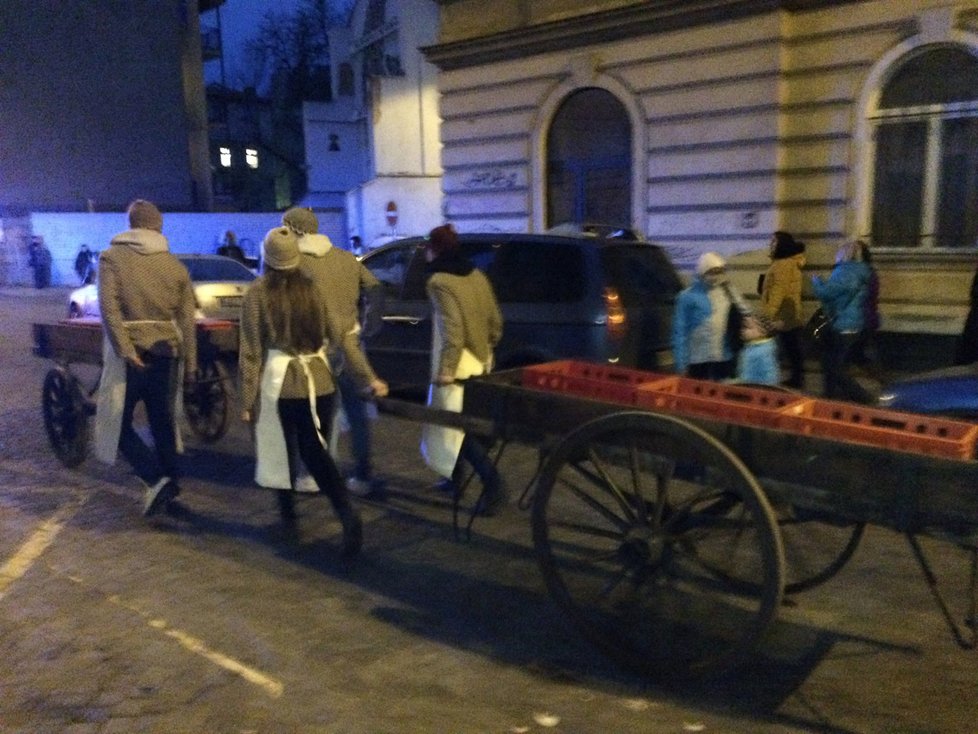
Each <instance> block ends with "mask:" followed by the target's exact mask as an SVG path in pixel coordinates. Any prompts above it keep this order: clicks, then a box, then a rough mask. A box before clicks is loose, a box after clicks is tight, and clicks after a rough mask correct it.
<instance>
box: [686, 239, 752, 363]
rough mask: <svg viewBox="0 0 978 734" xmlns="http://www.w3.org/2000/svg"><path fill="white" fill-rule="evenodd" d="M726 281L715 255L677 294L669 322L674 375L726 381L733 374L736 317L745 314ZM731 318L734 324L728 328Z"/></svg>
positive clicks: (723, 265)
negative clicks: (670, 324)
mask: <svg viewBox="0 0 978 734" xmlns="http://www.w3.org/2000/svg"><path fill="white" fill-rule="evenodd" d="M746 310H747V309H746V307H744V305H743V303H742V302H741V299H740V298H739V295H738V294H737V292H736V291H735V290H734V289H733V288H732V286H730V284H729V282H728V280H727V267H726V263H725V262H724V260H723V258H722V257H720V256H719V255H718V254H716V253H715V252H706V253H703V255H701V256H700V259H699V261H698V262H697V264H696V276H695V278H694V279H693V282H692V283H691V284H690V285H689V286H688V287H687V288H685V289H683V290H682V291H680V293H679V296H678V297H677V299H676V307H675V311H674V313H673V321H672V352H673V359H674V361H675V366H676V372H678V373H679V374H685V375H688V376H689V377H694V378H697V379H701V380H728V379H731V378H733V377H734V376H735V374H736V364H735V356H736V355H735V349H734V344H733V338H732V337H733V334H732V333H731V332H732V331H737V332H738V336H739V331H740V326H739V317H740V315H741V314H743V313H745V312H746ZM732 318H736V319H737V321H736V322H735V323H736V325H735V326H734V327H731V325H730V322H731V319H732Z"/></svg>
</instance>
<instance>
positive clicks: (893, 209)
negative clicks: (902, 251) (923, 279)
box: [870, 45, 978, 248]
mask: <svg viewBox="0 0 978 734" xmlns="http://www.w3.org/2000/svg"><path fill="white" fill-rule="evenodd" d="M870 124H871V125H872V128H873V133H874V140H875V148H876V161H875V175H874V177H873V213H872V217H873V218H872V233H873V234H872V239H873V244H874V245H875V246H876V247H922V248H935V247H940V248H955V247H973V246H974V245H975V244H976V239H978V58H975V56H973V55H972V54H971V53H969V52H968V51H967V50H966V49H964V48H962V47H959V46H943V45H931V46H925V47H923V48H921V49H919V50H918V51H917V52H916V53H914V54H913V55H912V56H910V57H908V58H907V60H906V61H904V62H903V63H902V64H901V65H900V66H899V67H898V68H897V69H896V70H895V72H894V73H893V74H892V76H891V77H890V79H889V81H887V82H886V84H885V86H884V87H883V89H882V92H881V94H880V101H879V104H878V106H877V109H876V111H875V112H873V113H872V114H871V115H870Z"/></svg>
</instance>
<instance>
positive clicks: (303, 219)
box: [282, 206, 319, 235]
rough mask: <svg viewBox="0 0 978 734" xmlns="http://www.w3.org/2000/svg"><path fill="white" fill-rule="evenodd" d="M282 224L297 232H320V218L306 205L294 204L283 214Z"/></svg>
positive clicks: (301, 233) (300, 233)
mask: <svg viewBox="0 0 978 734" xmlns="http://www.w3.org/2000/svg"><path fill="white" fill-rule="evenodd" d="M282 224H284V225H285V226H286V227H288V228H289V229H291V230H293V231H294V232H295V233H296V234H299V235H304V234H316V233H318V232H319V220H318V219H316V215H315V214H313V211H312V209H309V208H308V207H304V206H294V207H292V208H291V209H288V210H286V212H285V214H283V215H282Z"/></svg>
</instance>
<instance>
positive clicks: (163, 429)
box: [95, 199, 197, 515]
mask: <svg viewBox="0 0 978 734" xmlns="http://www.w3.org/2000/svg"><path fill="white" fill-rule="evenodd" d="M128 215H129V227H130V229H129V230H127V231H125V232H122V233H120V234H117V235H116V236H115V237H113V238H112V243H111V244H110V245H109V247H108V249H106V250H105V251H104V252H103V253H102V255H101V257H100V258H99V273H98V301H99V309H100V310H101V313H102V325H103V328H104V331H105V338H104V340H103V349H102V365H103V368H102V377H101V380H100V383H99V394H98V409H97V411H96V425H95V444H96V446H95V450H96V454H97V455H98V457H99V458H100V459H101V460H103V461H105V462H106V463H113V462H114V461H115V454H116V449H118V450H119V451H120V452H121V453H122V455H123V456H125V457H126V460H127V461H128V462H129V463H130V464H131V465H132V467H133V470H134V471H135V473H136V474H137V475H138V476H139V478H140V479H141V480H142V481H143V483H144V484H145V485H146V496H145V499H144V504H143V514H145V515H152V514H154V513H156V512H158V511H159V510H160V509H162V508H163V507H165V506H166V505H167V503H168V502H169V501H170V500H172V499H173V498H174V497H176V496H177V494H178V493H179V492H180V487H179V485H178V484H177V480H178V479H179V472H178V467H177V440H178V439H177V433H176V426H175V423H174V410H175V408H174V406H175V400H176V390H177V388H178V382H179V380H178V375H179V372H180V362H181V360H182V361H183V372H184V375H185V378H186V379H193V377H194V375H195V373H196V370H197V334H196V323H195V319H194V315H195V311H196V303H195V301H194V292H193V285H192V284H191V282H190V275H189V274H188V273H187V269H186V268H185V267H184V266H183V264H182V263H181V262H180V261H179V260H178V259H177V258H176V257H174V256H173V255H171V254H170V250H169V244H168V243H167V240H166V237H164V236H163V215H162V214H160V210H159V209H157V208H156V206H154V205H153V204H152V203H150V202H148V201H145V200H142V199H137V200H136V201H134V202H133V203H132V204H130V205H129V209H128ZM140 402H142V403H143V405H144V406H145V408H146V415H147V419H148V421H149V428H150V432H151V433H152V436H153V448H150V447H149V446H147V445H146V443H145V442H144V441H143V439H142V438H140V436H139V434H137V433H136V432H135V431H134V430H133V427H132V419H133V411H134V410H135V407H136V404H137V403H140Z"/></svg>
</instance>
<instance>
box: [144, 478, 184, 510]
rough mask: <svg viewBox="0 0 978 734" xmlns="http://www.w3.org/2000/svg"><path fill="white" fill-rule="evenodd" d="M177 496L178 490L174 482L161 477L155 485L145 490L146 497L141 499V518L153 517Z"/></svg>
mask: <svg viewBox="0 0 978 734" xmlns="http://www.w3.org/2000/svg"><path fill="white" fill-rule="evenodd" d="M178 494H180V488H179V487H178V486H177V484H176V482H174V481H173V480H172V479H170V477H161V478H160V479H159V481H157V482H156V484H154V485H152V486H151V487H147V488H146V496H145V498H144V499H143V516H144V517H149V516H150V515H155V514H156V513H157V512H159V511H160V510H162V509H163V508H164V507H166V506H167V505H168V504H169V503H170V500H172V499H173V498H174V497H176V496H177V495H178Z"/></svg>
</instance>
